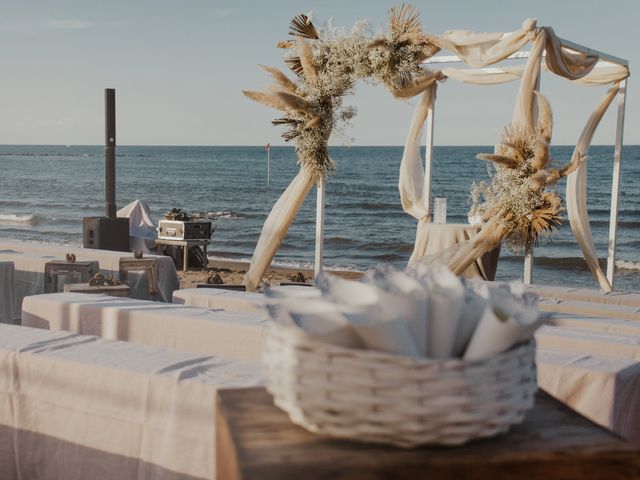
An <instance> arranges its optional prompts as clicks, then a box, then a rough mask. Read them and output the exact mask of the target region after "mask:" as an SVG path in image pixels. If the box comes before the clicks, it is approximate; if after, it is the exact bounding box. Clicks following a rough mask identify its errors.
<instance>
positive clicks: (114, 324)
mask: <svg viewBox="0 0 640 480" xmlns="http://www.w3.org/2000/svg"><path fill="white" fill-rule="evenodd" d="M22 324H23V325H24V326H28V327H37V328H44V329H48V330H67V331H70V332H73V333H79V334H85V335H98V336H101V337H103V338H109V339H112V340H125V341H129V342H134V343H140V344H144V345H153V346H157V347H165V348H176V349H179V350H184V351H188V352H192V353H201V354H207V355H222V356H226V357H230V358H239V359H246V360H259V359H260V358H261V355H262V341H263V335H264V333H265V329H266V318H265V316H264V315H255V314H251V313H246V312H238V311H226V310H221V309H219V310H209V309H205V308H199V307H190V306H184V305H173V304H164V303H158V302H150V301H146V300H135V299H131V298H116V297H109V296H106V295H98V294H86V293H52V294H46V295H35V296H31V297H26V298H25V300H24V303H23V306H22Z"/></svg>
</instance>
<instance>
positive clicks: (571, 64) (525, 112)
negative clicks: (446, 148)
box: [513, 27, 625, 291]
mask: <svg viewBox="0 0 640 480" xmlns="http://www.w3.org/2000/svg"><path fill="white" fill-rule="evenodd" d="M545 49H546V59H545V63H546V66H547V68H548V69H549V71H551V72H552V73H555V74H557V75H559V76H562V77H565V78H567V79H569V80H578V79H580V78H583V77H586V76H587V75H589V74H592V75H593V76H592V77H591V80H590V82H591V83H592V84H594V83H596V82H600V81H603V80H604V79H606V78H610V72H608V73H607V74H602V73H598V72H596V73H592V72H593V69H594V67H595V65H596V63H597V62H598V58H597V57H596V56H594V55H586V54H576V53H573V52H568V51H566V50H565V49H563V48H561V46H560V43H559V40H558V38H557V37H556V35H555V33H554V31H553V29H551V28H548V27H545V28H543V29H540V30H538V32H537V34H536V38H535V40H534V41H533V46H532V49H531V54H530V57H529V61H528V62H527V66H526V68H525V71H524V74H523V76H522V81H521V83H520V90H519V92H518V98H517V100H516V105H515V110H514V114H513V122H514V123H520V124H522V125H525V126H526V127H527V128H528V129H530V130H533V129H534V126H535V123H536V118H537V109H536V104H535V101H536V99H535V94H534V91H535V90H536V84H537V79H538V76H539V75H540V64H541V60H542V53H543V50H545ZM617 74H618V75H624V74H625V72H624V70H618V71H617ZM609 93H610V92H609ZM613 95H615V93H613ZM608 96H609V94H608V95H607V98H608ZM612 98H613V96H611V98H609V100H608V101H603V102H602V103H601V104H600V106H599V107H598V109H596V111H595V112H594V113H593V115H592V116H591V118H590V119H589V121H588V122H587V125H586V126H585V129H584V130H583V132H582V135H581V136H580V139H579V140H578V144H577V145H576V150H575V152H574V156H575V155H578V156H579V157H580V158H582V155H584V156H585V157H586V152H587V151H588V149H589V144H590V142H591V138H592V137H593V133H594V131H595V129H596V127H597V125H598V123H599V122H600V119H601V118H602V115H604V112H605V111H606V109H607V107H608V105H609V104H610V103H611V100H612ZM586 181H587V179H586V170H585V169H584V168H581V169H580V171H579V172H574V173H573V174H571V175H570V178H569V179H568V181H567V198H566V202H567V214H568V217H569V222H570V223H571V228H572V230H573V233H574V236H575V237H576V240H577V241H578V244H579V245H580V248H581V249H582V252H583V254H584V257H585V259H586V261H587V265H588V266H589V269H590V270H591V272H592V274H593V276H594V277H595V278H596V280H597V281H598V283H599V284H600V287H601V288H602V289H604V290H607V291H610V290H611V285H610V284H609V281H608V280H607V279H606V277H605V275H604V274H603V272H602V270H601V269H600V266H599V264H598V258H597V255H596V252H595V247H594V245H593V238H592V235H591V228H590V226H589V215H588V211H587V200H586V195H587V186H586ZM570 185H571V187H570Z"/></svg>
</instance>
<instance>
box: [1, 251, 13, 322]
mask: <svg viewBox="0 0 640 480" xmlns="http://www.w3.org/2000/svg"><path fill="white" fill-rule="evenodd" d="M15 302H16V277H15V266H14V264H13V262H3V261H0V323H13V322H14V320H15V317H14V315H15Z"/></svg>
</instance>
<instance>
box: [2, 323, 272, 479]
mask: <svg viewBox="0 0 640 480" xmlns="http://www.w3.org/2000/svg"><path fill="white" fill-rule="evenodd" d="M260 384H262V376H261V374H260V373H259V366H258V365H257V364H253V363H243V362H238V361H232V360H227V359H222V358H215V357H203V356H202V355H193V354H188V353H184V352H179V351H176V350H163V349H159V348H153V347H145V346H139V345H134V344H131V343H127V342H112V341H108V340H104V339H100V338H96V337H90V336H79V335H73V334H69V333H67V332H49V331H45V330H38V329H32V328H26V327H18V326H13V325H0V478H2V479H3V480H5V479H6V480H13V479H16V480H45V479H47V480H48V479H52V480H53V479H55V480H59V479H64V480H89V479H91V480H102V479H104V480H115V479H127V480H129V479H131V480H143V479H163V480H195V479H208V480H209V479H212V478H214V477H215V453H214V452H215V409H216V392H217V390H218V389H219V388H238V387H248V386H256V385H260Z"/></svg>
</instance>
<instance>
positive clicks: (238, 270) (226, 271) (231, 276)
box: [178, 258, 364, 289]
mask: <svg viewBox="0 0 640 480" xmlns="http://www.w3.org/2000/svg"><path fill="white" fill-rule="evenodd" d="M249 265H250V262H248V261H244V260H228V259H225V260H222V259H215V258H209V264H208V266H207V268H206V269H190V270H187V271H186V272H183V271H181V270H178V277H180V288H181V289H185V288H195V287H196V286H197V284H198V283H209V282H212V280H209V281H208V279H209V278H212V277H216V276H219V280H221V281H222V283H223V284H236V285H237V284H241V283H242V280H243V278H244V276H245V274H246V273H247V271H248V270H249ZM325 271H326V272H329V273H331V274H333V275H338V276H340V277H342V278H347V279H352V280H355V279H358V278H360V277H362V275H364V272H363V271H355V270H340V269H335V270H334V269H326V270H325ZM312 279H313V270H312V269H309V268H303V267H289V266H281V265H271V266H270V267H269V269H268V270H267V271H266V272H265V274H264V277H263V278H262V282H263V283H264V284H266V285H269V286H276V285H279V284H280V283H282V282H310V281H311V280H312Z"/></svg>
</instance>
